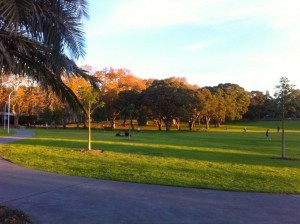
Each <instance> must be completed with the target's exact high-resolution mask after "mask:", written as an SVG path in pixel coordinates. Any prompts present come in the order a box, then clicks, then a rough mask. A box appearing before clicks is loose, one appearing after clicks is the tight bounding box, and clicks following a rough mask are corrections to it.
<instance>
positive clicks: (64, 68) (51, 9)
mask: <svg viewBox="0 0 300 224" xmlns="http://www.w3.org/2000/svg"><path fill="white" fill-rule="evenodd" d="M84 18H88V15H87V1H85V0H11V1H1V2H0V75H3V74H17V75H19V76H28V77H30V78H32V79H33V80H35V81H37V82H38V83H39V84H40V85H41V86H42V87H43V88H45V89H46V90H51V91H54V92H55V93H56V94H57V95H59V96H60V97H61V98H62V100H64V101H67V102H68V103H69V104H70V105H71V106H72V107H73V108H78V106H80V102H79V100H78V99H77V97H76V96H75V94H74V93H73V92H72V90H71V89H70V88H68V87H67V86H66V85H65V84H64V82H63V78H62V77H63V74H67V76H69V77H70V76H74V75H75V76H81V77H83V78H85V79H87V80H88V81H90V83H91V84H92V85H93V86H96V80H95V78H93V77H91V76H89V75H88V74H87V73H86V71H84V70H82V69H80V68H79V67H78V66H77V65H76V63H75V60H77V59H79V58H80V57H84V55H85V51H84V48H85V39H84V32H83V21H82V20H83V19H84Z"/></svg>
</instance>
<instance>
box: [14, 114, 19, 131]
mask: <svg viewBox="0 0 300 224" xmlns="http://www.w3.org/2000/svg"><path fill="white" fill-rule="evenodd" d="M13 114H14V127H15V128H17V127H18V126H19V117H20V116H19V114H18V113H15V112H13Z"/></svg>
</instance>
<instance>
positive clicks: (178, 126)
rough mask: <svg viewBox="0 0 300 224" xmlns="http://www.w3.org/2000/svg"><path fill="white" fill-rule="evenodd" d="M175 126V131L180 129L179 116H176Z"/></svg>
mask: <svg viewBox="0 0 300 224" xmlns="http://www.w3.org/2000/svg"><path fill="white" fill-rule="evenodd" d="M176 128H177V131H180V118H176Z"/></svg>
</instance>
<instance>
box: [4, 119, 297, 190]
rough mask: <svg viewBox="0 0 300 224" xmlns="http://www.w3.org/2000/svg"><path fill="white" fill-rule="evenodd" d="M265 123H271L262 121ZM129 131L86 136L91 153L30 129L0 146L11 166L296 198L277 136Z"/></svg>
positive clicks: (291, 137)
mask: <svg viewBox="0 0 300 224" xmlns="http://www.w3.org/2000/svg"><path fill="white" fill-rule="evenodd" d="M269 124H271V123H269ZM271 136H272V141H267V140H266V139H265V136H264V133H263V132H249V133H246V134H244V133H242V132H240V131H238V132H227V131H223V132H201V133H200V132H177V131H176V132H169V133H166V132H156V131H155V132H153V131H147V132H142V133H139V134H138V133H133V136H132V138H131V140H128V139H127V138H126V137H115V132H114V131H105V132H104V131H93V137H92V148H95V149H102V150H104V153H102V154H89V153H81V152H80V151H79V150H80V149H83V148H85V147H86V146H87V141H86V137H87V134H86V131H85V130H37V135H36V136H35V137H34V138H33V139H28V140H23V141H20V142H16V143H13V144H8V145H4V146H1V147H0V155H1V156H3V157H4V158H6V159H9V160H11V161H13V162H15V163H19V164H22V165H24V166H27V167H32V168H35V169H40V170H44V171H48V172H56V173H63V174H68V175H76V176H86V177H92V178H100V179H109V180H119V181H129V182H138V183H151V184H162V185H172V186H183V187H195V188H210V189H222V190H236V191H254V192H272V193H296V194H299V193H300V175H299V174H300V161H297V160H294V161H290V160H285V161H282V160H279V159H273V158H274V157H279V156H280V143H281V142H280V140H281V139H280V134H279V133H276V132H271ZM299 137H300V135H299V133H298V132H290V133H289V134H287V156H288V157H290V158H293V159H300V150H299V146H300V143H299Z"/></svg>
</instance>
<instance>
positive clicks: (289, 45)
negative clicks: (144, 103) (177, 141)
mask: <svg viewBox="0 0 300 224" xmlns="http://www.w3.org/2000/svg"><path fill="white" fill-rule="evenodd" d="M89 4H90V6H89V14H90V19H89V20H88V21H86V22H85V29H86V38H87V42H86V43H87V54H86V57H85V59H84V60H81V61H80V62H79V64H80V65H85V64H89V65H92V66H93V67H95V68H97V69H102V68H104V67H114V68H127V69H129V70H131V71H132V73H133V74H134V75H135V76H137V77H140V78H157V79H163V78H167V77H171V76H177V77H186V78H187V80H188V82H189V83H191V84H197V85H198V86H200V87H203V86H214V85H218V84H219V83H226V82H230V83H235V84H238V85H240V86H242V87H244V88H245V89H246V90H248V91H251V90H259V91H263V92H265V91H266V90H269V91H270V93H271V94H272V93H273V92H274V87H275V86H276V85H277V84H278V82H279V78H280V77H282V76H286V77H288V78H289V79H290V81H291V83H293V84H295V85H296V88H300V22H299V21H300V13H299V11H300V1H298V0H284V1H283V0H209V1H208V0H151V1H149V0H110V1H107V0H105V1H104V0H90V1H89Z"/></svg>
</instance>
